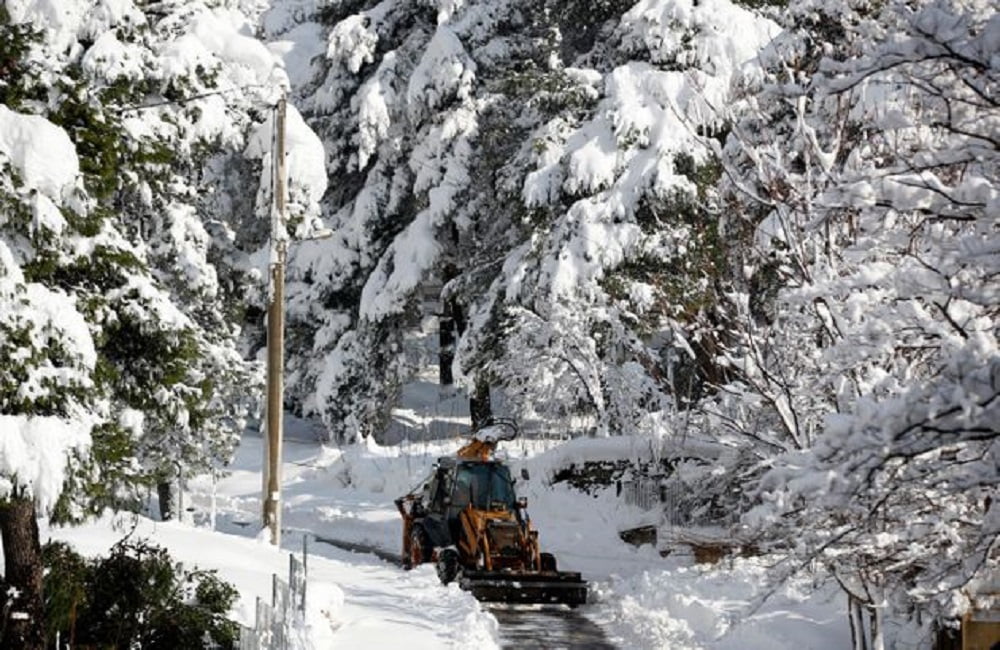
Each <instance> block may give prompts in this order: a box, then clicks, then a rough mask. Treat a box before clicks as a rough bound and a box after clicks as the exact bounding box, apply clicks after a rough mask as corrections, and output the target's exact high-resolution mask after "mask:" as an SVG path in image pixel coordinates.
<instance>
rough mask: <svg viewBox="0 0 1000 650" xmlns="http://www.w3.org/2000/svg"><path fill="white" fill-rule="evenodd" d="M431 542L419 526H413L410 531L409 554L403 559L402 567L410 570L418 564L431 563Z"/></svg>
mask: <svg viewBox="0 0 1000 650" xmlns="http://www.w3.org/2000/svg"><path fill="white" fill-rule="evenodd" d="M432 553H433V549H431V540H430V538H429V537H427V532H426V531H425V530H424V529H423V528H422V527H421V526H414V527H413V529H412V530H411V531H410V554H409V556H408V557H405V558H403V566H404V567H406V568H407V569H412V568H413V567H415V566H417V565H418V564H423V563H424V562H430V561H431V554H432Z"/></svg>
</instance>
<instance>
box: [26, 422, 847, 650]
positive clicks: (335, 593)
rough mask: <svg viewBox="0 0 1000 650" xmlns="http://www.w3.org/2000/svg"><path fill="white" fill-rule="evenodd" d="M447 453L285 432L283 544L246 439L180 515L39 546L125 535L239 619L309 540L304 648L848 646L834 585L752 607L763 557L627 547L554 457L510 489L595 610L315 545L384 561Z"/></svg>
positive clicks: (607, 498)
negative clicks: (700, 558) (225, 601)
mask: <svg viewBox="0 0 1000 650" xmlns="http://www.w3.org/2000/svg"><path fill="white" fill-rule="evenodd" d="M458 444H459V442H458V441H444V442H440V443H432V444H427V445H423V446H416V445H414V446H413V447H407V446H404V447H377V446H375V445H368V446H363V445H362V446H355V447H351V448H347V449H344V450H339V449H333V448H329V447H324V446H322V445H319V444H317V443H315V442H309V443H305V442H303V441H302V440H298V441H296V440H295V438H294V436H292V437H291V439H290V440H288V441H287V442H286V445H285V452H284V461H285V462H284V477H283V478H284V480H283V485H284V508H283V511H284V526H283V529H284V530H285V534H284V536H283V540H282V549H280V550H279V549H275V548H273V547H271V546H270V545H269V544H267V543H266V541H265V539H266V536H259V535H257V531H258V526H259V523H258V521H259V512H260V489H261V478H260V469H259V468H260V466H261V444H260V438H259V437H257V436H254V435H252V434H248V435H247V436H246V437H245V438H244V440H243V443H242V445H241V447H240V450H239V454H238V456H237V458H236V460H235V462H234V464H233V466H232V467H231V468H230V470H231V471H230V473H229V474H228V475H227V476H226V477H225V478H223V479H222V480H220V481H218V482H216V483H215V484H213V482H212V480H211V479H210V478H208V477H204V478H202V479H199V480H197V481H194V482H192V484H191V485H189V486H188V494H187V496H186V500H185V505H186V506H187V507H188V508H189V510H190V512H188V513H187V516H188V519H189V521H187V522H184V523H177V522H169V523H163V522H156V521H153V520H152V519H150V518H145V517H135V516H123V517H118V518H114V519H113V518H110V517H108V518H104V519H101V520H98V521H96V522H91V523H88V524H86V525H84V526H81V527H78V528H68V529H52V528H49V527H44V528H43V531H42V539H43V540H45V539H48V538H52V539H62V540H66V541H69V542H71V543H72V544H73V545H74V546H76V547H77V548H78V549H79V550H81V551H82V552H84V553H87V554H92V555H93V554H100V553H104V552H106V550H107V548H108V547H109V546H111V545H112V544H113V543H114V542H115V541H117V540H118V539H119V538H120V537H121V536H122V535H124V534H125V533H127V532H129V531H132V532H131V534H133V535H135V536H137V537H145V538H150V539H152V540H153V541H155V542H156V543H158V544H160V545H163V546H165V547H166V548H168V549H169V550H170V552H171V553H172V554H173V555H174V556H175V557H176V558H178V559H179V560H181V561H183V562H184V563H185V564H187V565H191V566H194V565H197V566H198V567H200V568H204V569H216V570H218V571H219V572H220V574H221V575H222V577H223V578H225V579H226V580H228V581H229V582H231V583H233V584H234V585H235V586H236V587H237V589H238V590H239V592H240V601H239V604H238V607H237V611H235V612H234V616H235V617H236V618H237V619H238V620H240V621H241V622H242V623H244V624H247V625H252V624H253V621H254V616H255V605H256V599H257V598H261V599H263V600H265V601H268V600H270V597H271V575H272V574H277V575H285V574H286V572H287V570H288V553H290V552H300V551H301V548H302V541H303V537H304V536H305V537H308V538H309V554H310V555H309V587H308V589H309V598H308V604H309V607H308V611H307V621H308V622H309V628H308V629H306V630H305V631H304V633H305V635H306V638H307V639H308V641H309V643H310V644H311V645H306V646H304V647H307V648H308V647H311V648H315V649H316V650H320V649H325V648H329V647H335V646H336V647H347V648H353V647H365V648H376V649H377V648H398V647H406V648H407V650H422V649H425V648H426V649H431V648H435V649H436V648H462V649H466V648H469V649H484V650H486V649H489V648H497V647H510V648H531V647H539V648H559V647H566V648H574V647H577V648H578V647H590V648H605V647H621V648H650V649H654V648H656V649H659V648H671V650H685V649H692V650H693V649H695V648H698V649H703V648H718V649H722V650H726V649H728V650H735V649H736V648H739V649H740V650H764V649H766V650H803V649H805V648H811V649H813V650H831V649H833V648H841V647H845V646H846V645H847V644H848V643H849V639H848V634H847V632H848V631H847V627H846V625H844V623H843V615H842V612H843V603H842V601H840V600H838V597H836V591H835V590H833V591H830V590H827V591H826V592H821V593H820V595H819V596H817V595H815V594H813V593H812V592H811V590H810V589H806V588H799V587H797V586H796V583H794V582H793V583H790V584H789V585H788V586H787V587H785V588H783V589H781V590H779V592H777V594H776V596H775V597H774V598H772V599H771V600H770V601H768V603H767V604H765V605H764V606H762V607H760V608H758V609H757V610H755V611H751V605H752V604H754V598H755V597H756V595H757V594H759V593H760V592H761V591H762V588H763V587H764V586H765V584H764V582H763V577H764V570H763V566H762V564H761V563H760V562H758V561H756V560H754V559H752V558H751V559H733V560H727V561H726V563H724V564H723V565H719V566H715V567H706V566H696V565H693V564H692V563H691V562H690V560H689V559H685V558H683V557H676V556H671V557H669V558H662V557H660V556H659V554H657V553H656V552H655V551H654V549H652V548H651V547H648V546H647V547H643V548H640V549H634V548H632V547H630V546H627V545H624V544H623V543H622V542H621V541H620V540H619V539H618V537H617V530H618V527H619V525H620V524H621V523H622V521H624V520H627V519H628V517H630V516H631V513H629V512H627V511H625V510H623V509H622V508H621V507H620V505H619V504H618V502H617V500H616V499H615V498H614V495H613V491H611V492H612V493H611V494H599V495H598V496H596V497H595V496H588V495H585V494H582V493H579V492H576V491H574V490H571V489H569V488H568V487H566V486H565V485H555V486H553V485H550V484H549V481H548V480H547V476H548V474H547V472H548V470H549V469H551V468H550V467H549V468H547V466H546V463H548V464H550V465H551V464H552V462H557V461H552V459H551V457H549V458H548V459H546V455H544V454H543V455H542V456H539V455H538V451H539V450H537V449H535V450H532V449H528V448H522V449H520V450H519V453H515V454H514V456H515V457H514V458H513V459H512V460H511V462H512V464H514V465H515V466H518V465H522V464H523V465H527V466H529V467H530V468H531V473H532V478H531V479H530V480H529V481H526V482H521V483H519V484H518V490H519V492H520V493H522V494H524V495H526V496H527V497H528V499H529V502H530V504H529V507H530V509H531V512H532V516H533V518H534V520H535V522H536V524H537V526H538V527H539V529H540V530H541V541H542V546H543V548H545V549H547V550H550V551H552V552H553V553H555V555H556V556H557V558H558V559H559V562H560V567H561V568H564V569H569V570H577V571H581V572H582V573H583V575H584V578H585V579H587V580H588V581H591V583H592V585H593V591H592V595H593V596H594V598H593V601H594V602H593V603H592V604H588V605H587V606H585V607H582V608H579V609H577V610H569V609H568V608H555V609H552V608H549V609H546V608H511V607H497V606H492V605H484V604H482V603H479V602H477V601H476V600H475V599H474V598H472V596H471V595H469V594H468V593H466V592H463V591H461V590H460V589H459V588H458V587H457V586H456V585H449V586H447V587H444V586H442V585H441V584H440V583H439V581H438V579H437V576H436V575H435V573H434V570H433V568H432V567H431V566H429V565H425V566H421V567H418V568H417V569H416V570H413V571H403V570H402V569H401V568H399V566H398V565H397V564H396V563H395V562H392V561H386V560H385V559H380V558H378V557H376V556H374V555H372V554H370V553H357V552H350V551H347V550H344V549H341V548H337V547H336V546H334V545H330V544H323V543H319V542H317V541H316V539H317V538H318V537H321V538H325V539H329V540H338V541H340V542H348V543H351V544H357V545H359V546H363V547H365V548H377V549H382V550H384V551H385V552H386V553H387V554H390V555H391V554H393V553H397V552H398V549H399V546H400V521H399V516H398V513H397V512H396V511H395V508H394V506H393V505H392V501H393V499H394V498H395V497H397V496H400V495H402V494H404V493H406V492H407V491H408V490H409V489H410V488H411V487H413V486H414V485H417V484H419V483H420V481H421V480H422V478H423V477H424V476H425V475H426V472H427V471H428V469H429V467H430V465H431V464H432V463H433V461H434V460H435V459H436V458H437V457H438V456H439V455H443V454H447V453H453V452H454V450H455V448H457V445H458ZM513 451H517V450H513ZM518 455H520V456H524V459H521V458H518V457H517V456H518ZM558 462H561V461H558ZM518 473H519V472H518ZM213 503H214V507H213ZM213 510H214V517H213ZM213 521H214V526H213ZM192 524H193V525H192ZM213 527H214V530H213ZM824 594H825V595H824Z"/></svg>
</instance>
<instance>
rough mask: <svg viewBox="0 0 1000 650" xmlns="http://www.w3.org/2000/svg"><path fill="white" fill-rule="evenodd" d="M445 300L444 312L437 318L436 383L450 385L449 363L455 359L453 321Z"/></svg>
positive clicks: (453, 378) (447, 302) (452, 378)
mask: <svg viewBox="0 0 1000 650" xmlns="http://www.w3.org/2000/svg"><path fill="white" fill-rule="evenodd" d="M450 302H451V301H446V302H445V305H446V307H445V310H444V313H443V314H441V316H440V318H438V383H440V384H441V385H442V386H451V385H452V384H454V383H455V377H454V376H453V374H452V372H451V364H452V362H453V361H455V321H454V319H453V318H452V317H451V309H450V306H447V305H449V303H450Z"/></svg>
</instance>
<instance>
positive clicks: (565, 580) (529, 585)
mask: <svg viewBox="0 0 1000 650" xmlns="http://www.w3.org/2000/svg"><path fill="white" fill-rule="evenodd" d="M458 585H459V586H460V587H461V588H462V589H465V590H466V591H469V592H471V593H472V595H473V596H475V597H476V600H481V601H486V602H495V603H519V604H553V605H570V606H573V607H575V606H576V605H583V604H584V603H586V602H587V583H586V582H584V581H583V579H582V578H581V577H580V574H579V573H577V572H574V571H533V572H530V573H518V572H514V571H464V572H463V573H462V575H461V577H460V578H459V581H458Z"/></svg>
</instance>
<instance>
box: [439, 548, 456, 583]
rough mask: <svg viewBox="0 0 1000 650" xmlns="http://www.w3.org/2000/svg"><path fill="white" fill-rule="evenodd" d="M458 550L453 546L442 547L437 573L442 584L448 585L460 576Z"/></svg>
mask: <svg viewBox="0 0 1000 650" xmlns="http://www.w3.org/2000/svg"><path fill="white" fill-rule="evenodd" d="M459 568H460V567H459V564H458V551H456V550H455V549H453V548H446V549H442V551H441V552H440V553H438V560H437V574H438V578H439V579H440V580H441V584H443V585H446V584H448V583H449V582H453V581H454V580H455V578H457V577H458V570H459Z"/></svg>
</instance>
